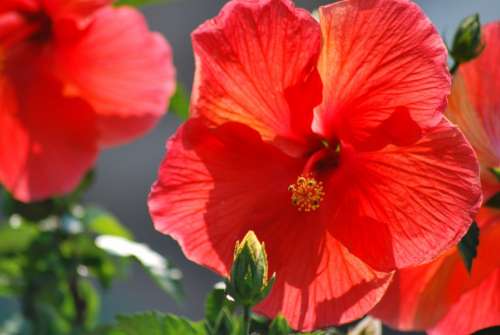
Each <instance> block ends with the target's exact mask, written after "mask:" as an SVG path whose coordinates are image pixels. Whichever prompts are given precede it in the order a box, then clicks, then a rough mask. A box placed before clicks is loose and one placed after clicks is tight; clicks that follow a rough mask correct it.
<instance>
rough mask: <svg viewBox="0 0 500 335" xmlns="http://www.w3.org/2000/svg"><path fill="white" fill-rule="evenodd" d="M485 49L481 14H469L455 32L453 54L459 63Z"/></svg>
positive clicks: (468, 59)
mask: <svg viewBox="0 0 500 335" xmlns="http://www.w3.org/2000/svg"><path fill="white" fill-rule="evenodd" d="M483 49H484V43H483V41H482V39H481V21H480V20H479V14H474V15H471V16H468V17H466V18H465V19H463V20H462V22H460V25H459V27H458V30H457V32H456V33H455V37H454V39H453V47H452V49H451V55H452V57H453V59H454V60H455V62H456V63H457V64H462V63H465V62H468V61H470V60H472V59H474V58H476V57H477V56H479V55H480V54H481V52H482V51H483Z"/></svg>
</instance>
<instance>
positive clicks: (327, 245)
mask: <svg viewBox="0 0 500 335" xmlns="http://www.w3.org/2000/svg"><path fill="white" fill-rule="evenodd" d="M167 150H168V152H167V157H166V159H165V161H164V162H163V164H162V166H161V168H160V173H159V178H158V180H157V182H156V183H155V184H154V186H153V189H152V192H151V194H150V197H149V209H150V212H151V215H152V217H153V221H154V223H155V227H156V229H158V230H159V231H161V232H163V233H165V234H169V235H171V236H172V237H173V238H174V239H176V240H177V241H178V242H179V243H180V245H181V247H182V249H183V251H184V253H185V254H186V256H187V257H188V258H189V259H191V260H192V261H194V262H196V263H199V264H201V265H204V266H207V267H209V268H211V269H213V270H215V271H217V272H219V273H220V274H222V275H227V274H228V271H229V268H230V266H231V263H232V260H233V250H234V245H235V242H236V241H237V240H241V238H242V237H243V236H244V235H245V233H246V232H247V231H248V230H250V229H251V230H254V231H255V232H256V234H257V236H258V238H259V239H260V240H262V241H263V242H264V243H265V245H266V248H267V254H268V257H269V267H270V272H271V273H272V272H276V273H277V278H278V281H277V283H276V284H275V288H274V289H273V290H272V293H271V296H270V297H269V298H268V299H267V300H266V302H265V303H264V304H262V305H261V306H259V308H258V309H257V310H258V311H259V312H261V313H264V314H266V315H269V316H276V315H277V314H278V312H280V311H281V312H282V313H283V314H284V315H285V317H286V318H287V319H288V320H289V321H290V323H291V324H292V325H293V326H294V327H295V328H298V329H312V328H317V327H320V326H326V325H331V324H334V323H340V322H347V321H350V320H353V319H355V318H359V317H361V316H362V315H363V314H364V313H366V312H367V311H368V310H369V309H370V308H371V307H372V306H373V305H374V304H375V303H376V302H377V301H378V300H379V299H380V298H381V296H382V294H383V292H384V291H385V288H386V287H387V285H388V282H389V279H390V274H386V273H379V272H375V271H374V270H372V269H371V268H369V267H368V266H367V265H366V264H364V263H363V262H361V261H360V260H358V259H357V258H355V257H354V256H352V255H351V254H349V253H348V252H347V250H346V249H345V248H344V247H342V246H341V245H340V244H339V243H338V242H337V241H335V240H334V239H333V238H332V237H331V236H329V235H328V233H327V230H326V228H325V227H326V225H325V222H326V219H327V218H328V215H327V214H329V212H328V211H326V212H322V211H316V212H314V213H301V212H299V211H297V209H296V208H295V207H293V206H292V204H291V202H290V194H289V192H288V185H290V184H291V183H293V182H294V181H295V180H296V178H297V176H298V175H299V174H300V173H301V171H302V167H303V165H304V163H305V162H303V161H302V160H298V159H295V158H291V157H289V156H286V155H285V154H283V153H282V152H281V151H280V150H279V149H277V148H276V147H275V146H273V145H271V144H267V143H264V142H263V141H262V139H261V137H260V135H259V134H258V133H257V132H256V131H255V130H253V129H251V128H249V127H247V126H244V125H242V124H238V123H232V122H229V123H225V124H224V125H222V126H219V127H217V128H215V129H210V128H208V127H207V126H206V125H205V124H204V123H203V121H201V120H200V119H191V120H190V121H188V122H187V123H186V124H185V125H184V126H183V127H182V128H181V129H180V130H179V132H178V133H177V134H176V135H175V136H174V137H173V138H172V139H171V140H170V142H169V144H168V148H167ZM297 299H298V300H297ZM292 301H293V302H292ZM297 301H300V304H298V305H297ZM306 311H307V313H306ZM301 314H302V316H301Z"/></svg>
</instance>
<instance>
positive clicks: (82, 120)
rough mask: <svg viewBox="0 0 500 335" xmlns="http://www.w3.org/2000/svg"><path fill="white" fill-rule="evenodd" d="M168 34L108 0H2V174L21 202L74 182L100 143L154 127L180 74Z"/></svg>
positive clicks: (60, 191) (56, 191)
mask: <svg viewBox="0 0 500 335" xmlns="http://www.w3.org/2000/svg"><path fill="white" fill-rule="evenodd" d="M174 76H175V73H174V68H173V65H172V56H171V51H170V47H169V45H168V44H167V42H166V41H165V40H164V39H163V38H162V37H161V36H160V35H158V34H154V33H151V32H149V30H148V27H147V25H146V22H145V21H144V18H143V16H142V15H141V14H140V13H139V12H138V11H137V10H135V9H132V8H125V7H123V8H113V7H112V6H111V1H110V0H2V1H1V4H0V102H1V106H2V107H1V110H0V129H1V131H0V183H1V184H3V186H5V187H6V188H7V189H8V190H9V191H10V192H12V193H13V195H14V196H15V197H16V198H18V199H20V200H22V201H34V200H40V199H43V198H47V197H50V196H56V195H61V194H63V193H66V192H69V191H71V190H72V189H73V188H74V187H75V186H76V185H77V184H78V182H79V181H80V179H81V178H82V176H83V175H84V174H85V172H86V171H87V170H88V169H89V168H90V167H92V166H93V164H94V163H95V160H96V157H97V154H98V150H99V149H100V148H103V147H107V146H112V145H116V144H121V143H124V142H127V141H129V140H131V139H133V138H135V137H137V136H140V135H142V134H143V133H145V132H146V131H147V130H148V129H150V128H151V127H152V126H153V125H154V124H155V123H156V121H157V120H158V119H159V117H160V116H162V115H163V114H164V112H165V110H166V106H167V102H168V99H169V97H170V96H171V94H172V92H173V90H174V86H175V82H174Z"/></svg>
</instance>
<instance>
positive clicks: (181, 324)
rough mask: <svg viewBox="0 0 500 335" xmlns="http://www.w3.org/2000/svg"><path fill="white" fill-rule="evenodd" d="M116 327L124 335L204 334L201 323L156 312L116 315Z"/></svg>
mask: <svg viewBox="0 0 500 335" xmlns="http://www.w3.org/2000/svg"><path fill="white" fill-rule="evenodd" d="M117 319H118V326H117V329H118V330H120V331H122V332H123V333H124V334H125V335H181V334H182V335H205V334H206V333H205V331H204V330H203V325H202V324H201V323H199V322H192V321H189V320H186V319H183V318H180V317H177V316H174V315H162V314H159V313H156V312H149V313H143V314H137V315H132V316H118V317H117Z"/></svg>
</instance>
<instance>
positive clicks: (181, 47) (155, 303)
mask: <svg viewBox="0 0 500 335" xmlns="http://www.w3.org/2000/svg"><path fill="white" fill-rule="evenodd" d="M0 1H1V0H0ZM226 2H227V1H222V0H177V1H176V0H173V1H170V2H169V3H168V4H159V5H158V4H157V5H150V6H146V7H144V8H143V12H144V13H145V15H146V16H147V19H148V22H149V24H150V27H151V28H152V29H153V30H156V31H159V32H161V33H163V35H164V36H166V37H167V39H168V40H169V41H170V43H171V45H172V47H173V50H174V60H175V65H176V67H177V76H178V77H177V78H178V80H179V81H180V82H181V83H182V84H183V85H184V86H186V87H191V84H192V77H193V71H194V60H193V55H192V48H191V40H190V33H191V31H193V30H194V29H195V28H196V27H197V26H198V25H199V24H200V23H202V22H203V21H205V20H206V19H208V18H211V17H213V16H215V15H216V14H217V13H218V11H219V10H220V8H221V7H222V6H223V5H224V4H225V3H226ZM330 2H332V1H331V0H330V1H325V0H324V1H314V0H309V1H307V0H302V1H296V4H297V6H301V7H305V8H307V9H311V10H312V9H314V8H317V7H318V6H320V5H323V4H327V3H330ZM415 2H417V3H418V4H419V5H420V6H421V7H422V8H423V9H424V11H425V12H426V13H427V14H428V16H429V17H430V18H431V20H433V22H434V23H435V24H436V26H437V27H438V30H439V31H440V32H442V34H443V35H444V36H445V37H446V39H447V41H449V40H450V39H451V38H452V36H453V32H454V30H455V28H456V26H457V24H458V22H459V21H460V20H461V19H462V18H463V17H465V16H467V15H470V14H473V13H475V12H479V13H480V15H481V20H482V22H490V21H492V20H495V19H496V20H498V19H500V0H416V1H415ZM178 125H179V121H178V119H177V118H176V117H175V116H174V115H173V114H172V115H167V116H166V117H165V118H164V119H163V120H162V121H161V122H160V123H159V125H158V126H157V127H156V129H154V130H153V131H152V132H151V133H149V134H148V135H147V136H145V137H144V138H142V139H140V140H138V141H136V142H135V143H132V144H129V145H127V146H124V147H121V148H118V149H113V150H109V151H106V152H104V153H103V154H102V155H101V157H100V159H99V162H98V166H97V180H96V183H95V185H94V186H93V187H92V189H91V191H90V193H89V194H88V196H87V200H88V202H92V203H97V204H99V205H100V206H102V207H105V208H107V209H109V210H110V211H111V212H113V213H114V214H115V215H116V216H118V218H119V219H120V220H121V221H122V222H123V223H124V224H125V225H126V226H127V227H129V228H130V229H131V230H132V231H133V232H134V233H135V235H136V238H137V240H138V241H143V242H146V243H148V244H149V245H151V246H152V248H153V249H155V250H157V251H159V252H160V253H162V254H163V255H165V256H167V257H168V258H169V259H170V260H171V261H172V262H173V263H175V264H176V265H177V266H178V267H179V268H180V269H181V270H182V271H183V273H184V286H185V289H186V293H187V299H186V302H185V304H184V305H183V306H177V305H176V304H175V303H174V302H173V301H172V300H171V299H170V298H169V297H168V296H166V295H165V294H164V293H163V292H162V291H160V290H159V289H158V288H157V287H156V286H155V285H154V284H153V283H152V282H151V280H150V279H149V277H147V275H146V274H144V272H143V271H142V270H140V269H139V268H133V269H132V271H131V274H130V276H129V277H128V278H126V279H122V280H118V281H117V282H116V283H115V285H114V287H113V288H112V289H111V290H110V291H107V292H103V295H104V299H103V305H102V311H103V321H109V320H112V319H113V317H114V315H116V314H119V313H132V312H136V311H144V310H151V309H156V310H161V311H164V312H172V313H176V314H181V315H185V316H189V317H192V318H195V319H197V318H201V317H202V313H203V300H204V296H205V294H206V293H207V292H208V291H209V289H210V288H211V286H212V285H213V284H214V283H216V282H217V281H218V280H219V279H218V277H217V276H215V275H213V274H212V273H211V272H210V271H208V270H206V269H204V268H201V267H199V266H197V265H195V264H192V263H190V262H188V261H187V260H186V258H185V257H184V256H183V254H182V252H181V251H180V248H179V247H178V245H177V244H176V243H175V242H174V241H173V240H172V239H170V238H169V237H166V236H163V235H161V234H159V233H157V232H156V231H155V230H154V229H153V226H152V223H151V220H150V218H149V214H148V211H147V208H146V197H147V194H148V191H149V188H150V185H151V183H152V182H153V181H154V179H155V177H156V171H157V168H158V165H159V164H160V161H161V159H162V157H163V155H164V143H165V140H166V139H167V138H168V137H169V136H170V135H171V134H172V133H173V132H174V131H175V129H176V128H177V126H178ZM16 307H17V306H16V305H15V304H14V303H13V302H11V301H7V300H0V320H2V317H3V316H6V315H7V314H8V313H9V311H13V310H15V309H16Z"/></svg>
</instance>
